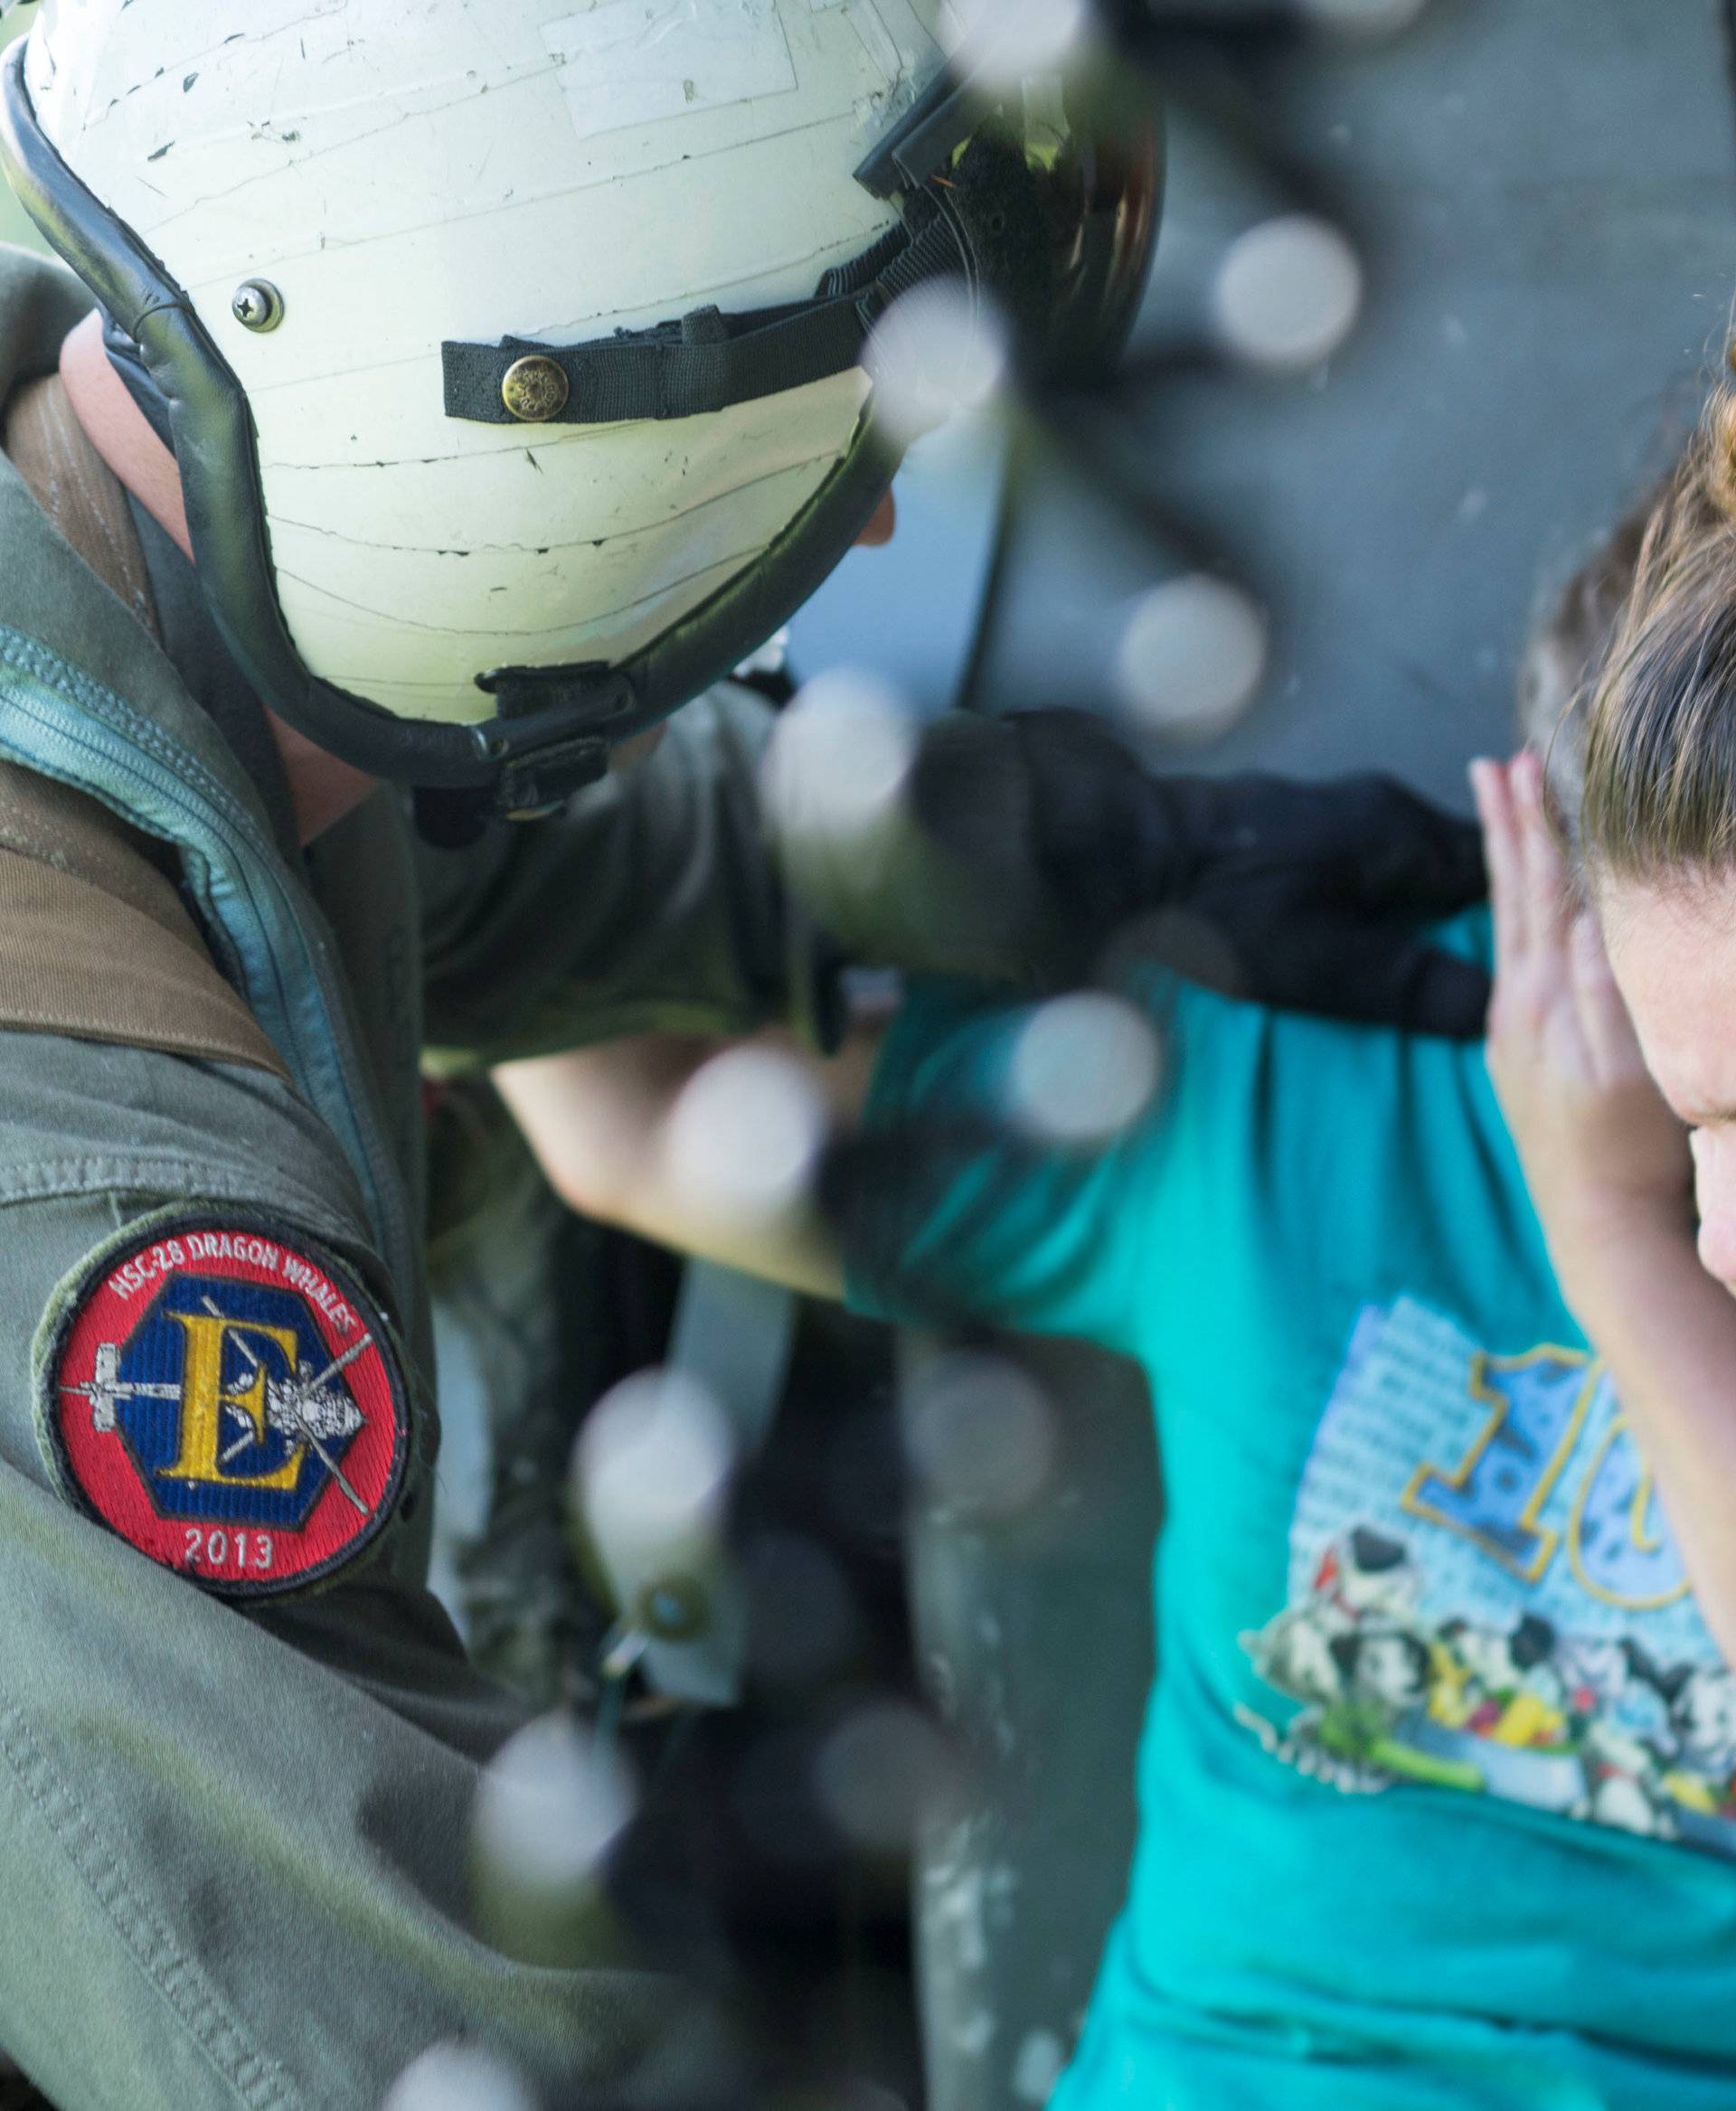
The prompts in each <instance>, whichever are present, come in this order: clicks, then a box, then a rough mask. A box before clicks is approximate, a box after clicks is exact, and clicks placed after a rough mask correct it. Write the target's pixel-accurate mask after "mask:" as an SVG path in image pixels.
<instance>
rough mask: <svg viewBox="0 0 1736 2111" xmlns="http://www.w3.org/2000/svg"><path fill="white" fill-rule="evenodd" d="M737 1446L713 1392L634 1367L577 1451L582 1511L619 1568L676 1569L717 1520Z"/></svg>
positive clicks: (605, 1400) (594, 1416) (607, 1398)
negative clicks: (668, 1566) (662, 1567)
mask: <svg viewBox="0 0 1736 2111" xmlns="http://www.w3.org/2000/svg"><path fill="white" fill-rule="evenodd" d="M734 1465H735V1445H734V1439H733V1437H732V1435H731V1428H730V1422H729V1418H728V1417H727V1416H726V1415H725V1414H724V1412H723V1409H722V1407H720V1406H719V1404H718V1402H717V1400H716V1399H715V1397H714V1396H713V1395H712V1392H711V1391H710V1390H709V1389H708V1388H707V1387H705V1386H704V1385H703V1384H702V1383H701V1382H700V1381H699V1380H698V1379H697V1378H695V1377H693V1375H692V1374H691V1373H689V1372H687V1371H665V1370H653V1371H635V1372H634V1374H633V1375H632V1377H630V1378H624V1379H623V1380H622V1381H621V1382H620V1383H619V1384H618V1385H617V1386H613V1387H611V1388H610V1390H609V1391H608V1392H606V1393H605V1394H604V1395H603V1397H602V1399H600V1400H599V1401H598V1403H597V1405H596V1407H595V1408H593V1409H591V1411H590V1415H589V1416H588V1417H587V1418H586V1420H585V1425H584V1428H582V1429H581V1430H580V1433H579V1442H578V1444H577V1446H576V1447H574V1452H573V1473H574V1478H575V1481H576V1484H577V1489H576V1493H577V1495H578V1500H579V1505H580V1513H581V1515H582V1516H583V1518H584V1520H585V1522H586V1525H587V1527H588V1528H589V1530H590V1533H591V1536H592V1537H593V1539H594V1540H595V1541H597V1544H598V1547H599V1550H600V1551H601V1552H602V1553H603V1555H604V1557H605V1559H606V1560H610V1561H611V1562H612V1564H613V1565H614V1566H615V1567H616V1568H617V1569H618V1570H635V1571H637V1570H645V1571H647V1572H649V1571H654V1570H655V1569H657V1568H658V1567H659V1566H660V1565H661V1564H662V1563H664V1562H665V1561H666V1562H667V1563H668V1564H670V1565H671V1566H673V1567H675V1568H679V1567H681V1566H683V1565H684V1563H685V1562H686V1561H688V1560H691V1558H692V1550H693V1545H694V1543H695V1541H698V1542H701V1543H705V1544H709V1543H710V1542H711V1541H712V1540H714V1538H715V1536H716V1533H717V1531H718V1529H719V1527H720V1525H721V1522H722V1514H723V1506H724V1502H725V1499H726V1497H727V1495H728V1493H729V1484H730V1475H731V1471H732V1470H733V1468H734Z"/></svg>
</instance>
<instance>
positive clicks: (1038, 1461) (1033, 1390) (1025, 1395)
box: [904, 1350, 1055, 1517]
mask: <svg viewBox="0 0 1736 2111" xmlns="http://www.w3.org/2000/svg"><path fill="white" fill-rule="evenodd" d="M904 1437H905V1444H906V1447H907V1448H908V1450H909V1453H910V1464H911V1465H912V1467H913V1468H914V1469H915V1472H916V1474H917V1475H918V1478H919V1479H920V1482H921V1484H922V1486H923V1487H924V1489H925V1490H926V1491H927V1493H928V1494H929V1497H930V1498H931V1499H932V1500H934V1501H936V1502H938V1503H944V1504H947V1505H948V1506H955V1507H957V1508H958V1509H959V1510H961V1511H964V1512H967V1513H969V1514H971V1515H974V1516H989V1517H1010V1516H1013V1515H1014V1514H1015V1513H1017V1512H1019V1511H1021V1510H1023V1509H1024V1508H1026V1507H1027V1506H1028V1505H1029V1504H1030V1503H1033V1502H1034V1501H1035V1499H1036V1497H1037V1496H1038V1495H1039V1494H1041V1493H1042V1491H1043V1488H1044V1486H1045V1485H1046V1484H1047V1483H1048V1481H1049V1478H1050V1475H1052V1472H1053V1471H1054V1464H1055V1428H1054V1417H1053V1414H1052V1410H1051V1409H1050V1406H1049V1402H1048V1400H1047V1399H1046V1398H1045V1397H1044V1395H1043V1388H1042V1387H1041V1386H1040V1385H1039V1384H1038V1383H1037V1381H1036V1380H1035V1379H1034V1378H1033V1377H1032V1376H1031V1375H1030V1373H1029V1372H1028V1371H1024V1370H1021V1368H1020V1367H1019V1366H1018V1365H1017V1364H1016V1363H1012V1362H1007V1361H1006V1359H1005V1358H1004V1357H999V1356H984V1355H978V1354H976V1353H974V1352H970V1351H966V1350H960V1351H958V1352H954V1353H950V1354H947V1355H941V1356H937V1357H935V1358H934V1359H933V1360H932V1362H925V1363H924V1364H923V1365H922V1366H921V1367H920V1369H919V1370H918V1371H917V1373H916V1376H915V1378H914V1379H913V1381H912V1382H911V1385H910V1392H909V1395H908V1398H907V1399H906V1403H905V1418H904Z"/></svg>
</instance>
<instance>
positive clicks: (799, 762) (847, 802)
mask: <svg viewBox="0 0 1736 2111" xmlns="http://www.w3.org/2000/svg"><path fill="white" fill-rule="evenodd" d="M919 735H920V723H919V721H918V720H917V718H916V715H915V713H914V712H912V711H911V710H910V706H909V705H908V704H907V703H906V702H905V701H904V699H903V698H902V697H901V695H900V694H899V693H898V691H897V690H895V689H894V688H892V685H891V684H890V683H886V682H882V680H881V679H880V678H879V677H878V676H877V675H874V674H863V673H861V672H859V671H858V670H856V669H854V668H850V667H836V668H833V669H831V670H830V671H829V672H828V673H826V674H816V676H815V678H814V679H813V681H811V682H809V683H807V684H806V685H805V686H804V688H803V689H802V691H801V693H800V694H799V695H798V696H797V697H796V699H795V700H794V702H792V703H791V704H790V706H789V708H788V710H787V711H786V712H783V713H782V715H781V716H780V717H779V719H778V723H777V726H776V728H775V729H774V730H773V733H772V737H771V743H770V746H769V749H768V750H767V755H766V762H765V798H766V806H767V811H768V815H769V819H770V822H771V825H772V826H773V828H774V829H775V830H776V832H777V834H778V840H779V841H780V842H781V843H795V844H797V845H804V846H806V845H813V846H816V848H817V847H821V846H825V845H829V844H843V845H844V846H846V847H847V846H848V844H849V843H852V842H853V841H855V840H857V839H859V838H861V837H862V836H863V835H864V834H868V833H869V832H870V831H872V830H873V829H874V828H875V827H876V826H878V825H880V824H881V823H882V821H884V820H885V818H886V817H887V815H889V814H890V813H892V811H894V810H895V809H896V808H897V807H898V806H899V805H900V803H901V799H902V796H903V792H904V787H905V785H906V783H907V782H908V780H909V777H910V766H911V764H912V763H913V762H914V760H915V759H916V748H917V740H918V737H919Z"/></svg>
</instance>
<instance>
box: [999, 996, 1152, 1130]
mask: <svg viewBox="0 0 1736 2111" xmlns="http://www.w3.org/2000/svg"><path fill="white" fill-rule="evenodd" d="M1159 1068H1160V1051H1159V1049H1158V1045H1157V1036H1156V1032H1155V1031H1154V1030H1153V1027H1152V1025H1151V1023H1150V1021H1149V1020H1148V1019H1146V1017H1145V1016H1144V1014H1143V1013H1139V1012H1137V1011H1136V1010H1135V1009H1134V1007H1133V1006H1132V1005H1131V1004H1127V1002H1126V1001H1125V1000H1124V999H1123V998H1120V997H1113V996H1108V995H1105V994H1101V993H1099V992H1097V991H1090V990H1087V991H1080V993H1078V994H1075V995H1073V996H1067V997H1056V998H1055V999H1054V1000H1053V1001H1052V1003H1050V1004H1043V1005H1042V1006H1040V1007H1039V1009H1038V1010H1037V1011H1035V1012H1033V1013H1032V1015H1031V1018H1030V1020H1029V1021H1028V1022H1027V1023H1026V1024H1025V1025H1024V1027H1023V1028H1021V1030H1020V1032H1019V1037H1018V1040H1017V1041H1015V1043H1014V1049H1013V1056H1012V1061H1011V1063H1010V1065H1009V1068H1008V1074H1007V1098H1008V1103H1009V1104H1008V1111H1009V1113H1010V1114H1011V1116H1012V1117H1013V1119H1014V1122H1016V1123H1017V1124H1018V1126H1020V1127H1022V1128H1024V1129H1025V1130H1027V1131H1028V1132H1029V1133H1030V1134H1031V1135H1033V1136H1036V1137H1037V1138H1039V1139H1040V1140H1041V1141H1043V1142H1045V1143H1052V1144H1059V1145H1087V1144H1097V1143H1102V1142H1104V1141H1106V1140H1107V1139H1108V1138H1109V1137H1111V1136H1118V1134H1119V1133H1120V1132H1121V1131H1122V1130H1123V1129H1125V1128H1127V1126H1128V1125H1129V1124H1130V1123H1132V1122H1134V1121H1136V1120H1137V1118H1138V1117H1139V1116H1140V1114H1141V1113H1142V1112H1143V1111H1144V1110H1145V1108H1146V1106H1147V1104H1148V1103H1149V1101H1150V1099H1151V1096H1152V1094H1153V1093H1154V1092H1155V1091H1156V1088H1157V1077H1158V1071H1159Z"/></svg>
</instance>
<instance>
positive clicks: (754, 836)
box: [418, 684, 831, 1070]
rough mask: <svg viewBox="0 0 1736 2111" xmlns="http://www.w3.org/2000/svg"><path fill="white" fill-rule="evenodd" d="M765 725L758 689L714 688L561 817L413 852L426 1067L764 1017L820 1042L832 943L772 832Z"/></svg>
mask: <svg viewBox="0 0 1736 2111" xmlns="http://www.w3.org/2000/svg"><path fill="white" fill-rule="evenodd" d="M774 722H775V714H774V713H773V712H772V711H771V709H770V707H769V705H768V704H767V703H766V702H765V700H764V699H763V698H761V697H760V696H758V695H757V694H755V693H753V692H752V691H750V690H747V689H743V688H741V687H739V686H735V685H731V684H725V685H724V686H722V687H721V688H718V689H716V690H713V691H712V692H710V693H708V694H706V695H704V696H702V697H699V698H697V699H695V700H694V702H692V703H689V704H687V705H685V706H684V708H683V709H682V710H681V711H679V712H676V713H675V716H674V717H673V718H672V719H671V720H670V721H669V724H668V727H667V730H666V731H665V738H664V740H663V742H662V744H661V745H660V746H659V747H658V749H656V752H655V753H654V754H652V755H651V756H649V757H648V758H646V760H645V761H643V762H642V763H640V764H639V765H638V766H637V768H631V769H627V770H624V771H621V772H618V773H616V774H612V775H610V776H609V777H604V778H603V779H602V780H601V781H600V782H599V783H598V784H595V785H592V786H590V787H588V788H587V789H586V790H584V791H583V792H580V794H579V795H578V796H577V797H576V798H574V799H572V800H571V802H570V803H569V805H568V806H567V808H566V810H565V811H564V812H563V813H562V814H561V815H559V816H557V817H555V818H553V819H551V820H548V821H541V822H538V823H536V824H534V825H532V826H528V827H526V826H514V825H505V824H503V825H499V826H496V827H495V828H492V829H491V830H489V832H488V833H487V834H486V835H485V837H484V838H483V839H482V841H481V842H480V843H476V844H475V845H473V846H471V848H469V849H467V850H465V851H462V852H453V851H438V850H433V849H429V848H428V847H427V846H426V845H423V846H420V848H419V851H418V857H419V862H420V887H421V892H422V899H423V922H422V954H423V964H424V970H425V992H426V1004H427V1036H426V1038H427V1041H428V1043H429V1048H430V1051H432V1054H433V1057H434V1060H435V1062H436V1064H437V1067H442V1068H445V1069H447V1070H457V1069H463V1068H467V1067H472V1066H475V1065H476V1064H480V1063H492V1062H500V1061H505V1060H511V1059H513V1058H516V1057H524V1056H533V1055H544V1054H549V1053H552V1052H553V1051H556V1050H559V1049H563V1048H575V1047H580V1046H584V1045H588V1044H590V1043H592V1042H596V1041H605V1040H609V1039H611V1038H614V1037H616V1036H618V1035H621V1034H628V1033H651V1032H671V1033H700V1034H719V1035H722V1034H735V1033H745V1032H752V1031H753V1030H754V1029H755V1028H757V1027H760V1026H762V1025H765V1024H768V1023H788V1024H791V1025H794V1026H795V1027H797V1030H798V1031H800V1032H805V1033H806V1034H807V1035H808V1036H809V1037H810V1038H812V1039H815V1040H816V1041H822V1042H824V1041H826V1040H827V1039H828V1038H829V1036H828V1033H827V1030H826V1028H827V1022H826V1011H827V1007H828V1003H829V997H828V992H829V988H830V981H831V976H830V956H829V949H828V948H827V947H826V945H825V944H824V942H823V941H822V940H821V939H820V938H819V937H818V935H817V933H816V931H815V930H814V928H813V927H812V926H811V925H810V924H808V923H807V919H805V918H803V917H802V916H801V915H800V913H799V912H798V911H797V909H795V908H794V907H793V905H792V904H791V903H790V901H789V900H788V897H787V895H786V893H785V891H784V889H783V887H782V886H781V884H780V883H779V881H778V874H777V872H776V870H775V867H774V865H773V862H772V860H771V858H770V856H769V853H768V851H767V848H766V844H765V839H764V831H763V825H762V819H761V809H760V789H759V776H760V758H761V756H762V754H763V752H764V749H765V745H766V742H767V740H768V739H769V735H770V730H771V727H772V725H773V723H774Z"/></svg>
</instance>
